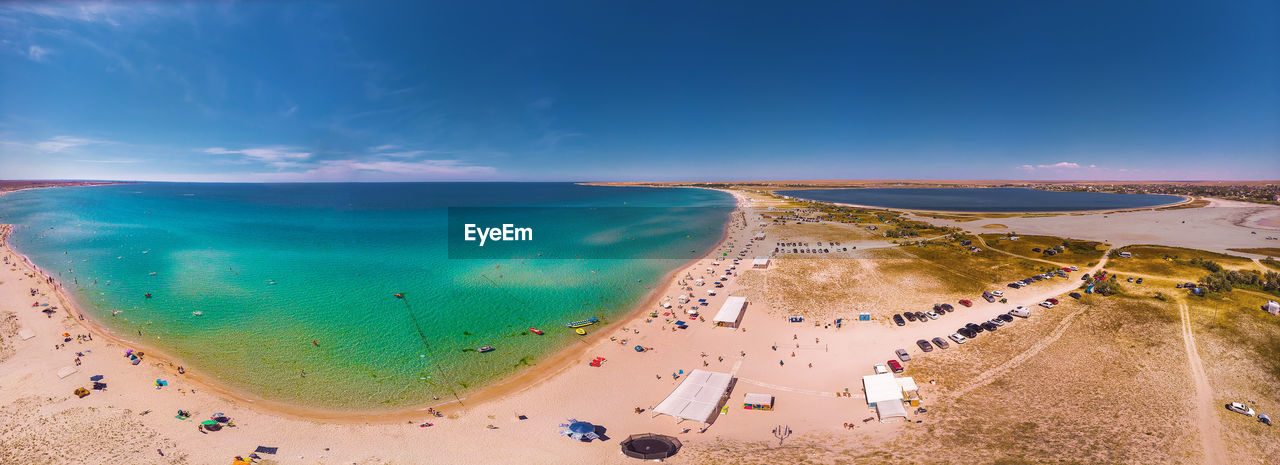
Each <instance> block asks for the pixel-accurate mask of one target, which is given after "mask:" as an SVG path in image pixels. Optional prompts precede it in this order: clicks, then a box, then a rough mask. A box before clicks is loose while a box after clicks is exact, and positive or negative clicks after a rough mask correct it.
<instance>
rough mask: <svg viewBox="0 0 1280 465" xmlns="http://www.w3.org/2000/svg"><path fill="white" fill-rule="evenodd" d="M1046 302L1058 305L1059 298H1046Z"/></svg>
mask: <svg viewBox="0 0 1280 465" xmlns="http://www.w3.org/2000/svg"><path fill="white" fill-rule="evenodd" d="M1045 302H1049V303H1051V304H1054V305H1058V299H1045Z"/></svg>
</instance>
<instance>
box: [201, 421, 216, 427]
mask: <svg viewBox="0 0 1280 465" xmlns="http://www.w3.org/2000/svg"><path fill="white" fill-rule="evenodd" d="M200 424H202V425H204V426H214V425H217V424H218V422H216V421H213V420H205V421H202V422H200Z"/></svg>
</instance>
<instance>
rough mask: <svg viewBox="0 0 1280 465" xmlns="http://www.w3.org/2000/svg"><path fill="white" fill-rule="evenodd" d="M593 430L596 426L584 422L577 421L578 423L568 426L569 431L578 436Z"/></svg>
mask: <svg viewBox="0 0 1280 465" xmlns="http://www.w3.org/2000/svg"><path fill="white" fill-rule="evenodd" d="M595 430H596V425H593V424H591V423H587V422H585V421H578V422H574V423H570V424H569V431H573V432H575V433H578V434H587V433H590V432H592V431H595Z"/></svg>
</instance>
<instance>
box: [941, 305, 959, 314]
mask: <svg viewBox="0 0 1280 465" xmlns="http://www.w3.org/2000/svg"><path fill="white" fill-rule="evenodd" d="M942 309H943V310H946V311H948V312H950V311H952V310H955V309H956V308H955V307H952V306H951V304H942Z"/></svg>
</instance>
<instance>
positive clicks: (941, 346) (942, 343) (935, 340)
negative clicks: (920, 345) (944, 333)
mask: <svg viewBox="0 0 1280 465" xmlns="http://www.w3.org/2000/svg"><path fill="white" fill-rule="evenodd" d="M933 345H935V346H938V348H939V349H946V348H948V347H951V343H949V342H947V341H946V340H943V339H942V338H940V337H935V338H933Z"/></svg>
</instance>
